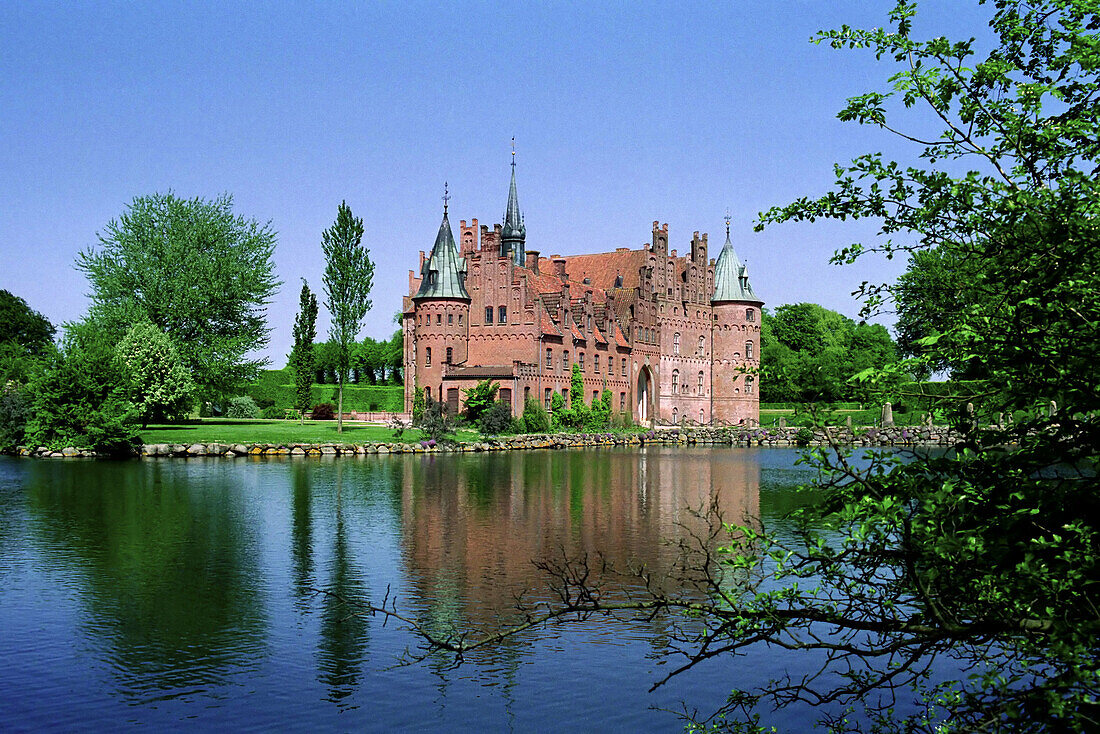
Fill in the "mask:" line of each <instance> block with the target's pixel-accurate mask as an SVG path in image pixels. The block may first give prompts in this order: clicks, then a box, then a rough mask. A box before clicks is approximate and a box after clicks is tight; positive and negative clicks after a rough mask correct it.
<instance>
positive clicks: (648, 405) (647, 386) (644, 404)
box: [634, 366, 655, 423]
mask: <svg viewBox="0 0 1100 734" xmlns="http://www.w3.org/2000/svg"><path fill="white" fill-rule="evenodd" d="M653 385H654V382H653V373H652V372H651V371H650V369H649V367H648V366H645V367H642V368H641V369H640V370H639V371H638V389H637V391H636V392H635V393H634V394H635V395H636V396H637V398H638V405H637V416H638V422H639V423H648V422H649V421H650V420H651V418H652V416H653V415H654V414H655V410H654V405H653V396H654V394H655V393H654V390H653Z"/></svg>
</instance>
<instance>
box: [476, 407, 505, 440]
mask: <svg viewBox="0 0 1100 734" xmlns="http://www.w3.org/2000/svg"><path fill="white" fill-rule="evenodd" d="M478 429H479V430H480V431H481V432H482V433H484V434H485V435H499V434H502V433H510V432H512V407H511V406H510V405H508V404H507V403H501V402H496V403H492V404H491V405H490V406H489V407H488V408H487V409H485V410H484V411H483V412H482V414H481V418H480V421H479V423H478Z"/></svg>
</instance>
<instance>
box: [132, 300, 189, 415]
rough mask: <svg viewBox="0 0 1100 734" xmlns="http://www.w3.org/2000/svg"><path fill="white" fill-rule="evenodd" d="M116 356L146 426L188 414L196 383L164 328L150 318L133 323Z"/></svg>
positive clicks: (137, 411)
mask: <svg viewBox="0 0 1100 734" xmlns="http://www.w3.org/2000/svg"><path fill="white" fill-rule="evenodd" d="M114 359H115V363H116V365H115V366H116V368H117V370H118V373H119V376H120V378H121V380H122V383H121V387H122V389H123V391H124V394H125V396H126V398H127V399H128V400H129V401H130V403H131V404H132V405H133V410H134V412H135V413H136V415H137V416H138V418H139V420H140V421H141V425H142V426H143V427H144V426H147V425H148V424H149V423H151V422H158V423H160V422H163V421H165V420H178V419H180V418H184V417H186V416H187V413H188V411H190V409H191V405H192V397H193V395H194V392H195V385H194V383H193V382H191V376H190V375H189V374H188V372H187V369H186V368H185V367H184V366H183V362H182V361H181V360H180V357H179V354H178V353H177V352H176V348H175V346H174V345H173V344H172V342H170V341H169V340H168V337H167V336H166V335H165V333H164V332H163V331H161V330H160V329H158V328H157V327H156V326H154V325H153V324H151V323H149V322H148V321H142V322H139V323H137V324H134V325H133V326H132V327H130V330H129V331H127V332H126V336H125V337H123V339H122V341H120V342H119V343H118V346H116V347H115V350H114Z"/></svg>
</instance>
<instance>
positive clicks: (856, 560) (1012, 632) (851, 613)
mask: <svg viewBox="0 0 1100 734" xmlns="http://www.w3.org/2000/svg"><path fill="white" fill-rule="evenodd" d="M990 5H991V6H992V19H991V21H990V29H991V31H992V35H993V42H992V44H989V45H987V44H983V47H985V48H988V49H989V50H987V51H983V52H982V55H981V56H979V52H978V50H977V49H978V45H977V44H976V42H975V41H973V40H971V41H962V42H952V41H949V40H947V39H944V38H935V39H932V40H930V41H919V40H916V39H914V38H913V37H912V35H911V31H912V18H913V14H914V13H915V7H914V6H912V5H911V4H909V3H908V2H901V3H899V4H898V5H897V6H896V7H895V8H894V10H893V11H892V12H891V14H890V24H891V27H886V28H878V29H872V30H857V29H852V28H849V27H847V26H845V27H843V28H841V29H839V30H835V31H828V32H823V33H821V34H819V36H818V39H817V40H818V41H819V42H827V43H829V44H830V45H832V46H834V47H835V48H864V49H870V50H872V51H873V52H874V53H876V55H877V56H878V57H879V58H887V59H892V60H893V62H894V63H895V64H897V65H898V66H899V67H900V68H899V70H898V71H897V72H896V73H895V74H894V75H892V76H891V77H890V82H889V83H890V87H889V88H888V90H887V91H885V92H870V93H867V94H864V95H861V96H858V97H855V98H852V99H850V100H849V103H848V105H847V107H846V108H845V109H844V110H843V111H842V112H841V113H840V117H841V119H843V120H849V121H855V122H858V123H861V124H870V125H874V126H877V127H880V128H882V129H884V130H886V131H890V132H896V133H897V134H898V135H901V136H902V138H903V139H905V140H907V141H911V142H914V143H915V144H916V145H917V146H918V148H919V151H918V153H919V156H920V160H922V161H924V164H923V165H924V166H926V167H917V166H908V167H907V166H903V165H900V164H898V163H896V162H893V161H886V160H884V159H883V157H882V156H881V155H878V154H870V155H865V156H861V157H859V158H857V159H856V160H854V161H853V162H852V163H851V164H850V165H848V166H838V167H837V181H836V184H835V188H834V190H833V191H831V192H828V193H826V194H825V195H823V196H820V197H817V198H804V199H799V200H798V201H795V202H793V203H791V204H789V205H787V206H783V207H777V208H775V209H772V210H769V211H768V212H766V213H764V214H763V215H762V216H761V221H760V226H766V225H769V224H775V223H780V222H787V221H798V220H806V221H813V220H815V219H817V218H821V217H825V218H835V219H848V218H862V217H870V218H873V219H875V220H877V221H878V222H879V223H880V231H881V232H882V234H883V235H884V237H885V238H886V241H885V242H878V243H869V244H857V245H853V246H851V247H848V248H845V249H843V250H841V251H840V252H838V253H837V256H836V257H837V259H838V260H839V261H841V262H847V261H849V260H851V259H852V258H856V257H861V256H863V255H864V254H865V253H868V252H875V251H878V252H886V253H895V252H898V251H901V250H912V251H920V250H927V249H931V248H944V249H945V250H948V251H950V253H951V255H952V257H954V256H958V257H961V258H964V259H965V260H966V261H967V262H968V266H973V267H974V272H975V278H976V280H977V281H978V285H979V286H980V287H981V288H982V290H983V292H985V293H989V294H996V297H994V298H991V299H989V300H979V301H978V302H975V303H972V304H970V305H969V306H968V307H967V308H966V309H964V310H963V311H962V312H961V313H960V314H958V320H957V321H956V322H954V323H953V324H951V325H949V327H948V328H947V329H946V330H943V331H940V332H938V333H935V334H932V335H931V336H929V337H928V338H926V339H924V340H922V342H921V344H920V346H921V347H922V348H925V349H927V350H928V352H927V355H925V356H924V358H926V359H927V360H928V361H927V362H926V363H925V364H926V365H927V364H928V363H934V361H935V360H937V359H943V360H945V362H946V363H948V364H954V363H956V362H957V361H959V360H962V361H969V360H977V361H978V362H980V365H981V367H982V369H983V370H985V372H986V374H987V375H988V380H987V385H988V389H987V391H986V393H985V394H984V395H983V396H982V399H983V400H984V401H986V405H982V406H979V408H978V410H979V413H981V411H982V410H983V409H984V410H988V411H990V412H992V411H1002V410H1003V411H1009V410H1012V411H1016V414H1017V418H1018V419H1017V420H1016V421H1015V422H1013V423H1011V424H1001V425H998V424H993V425H987V426H983V427H981V428H978V427H977V426H976V425H975V424H974V422H973V421H971V420H969V419H968V420H965V421H960V422H959V423H958V424H957V426H956V428H957V430H958V431H959V435H960V436H961V438H960V440H959V441H958V442H957V443H956V445H954V446H952V447H951V448H950V450H948V451H947V452H946V453H944V454H942V455H941V454H935V455H932V454H918V455H915V456H911V457H902V456H897V455H886V454H871V455H868V456H865V457H863V458H862V459H861V460H860V461H859V462H857V461H854V460H852V459H851V458H850V457H849V455H848V454H847V453H846V452H845V451H843V450H842V449H841V448H840V447H830V448H828V449H821V450H815V451H812V452H810V453H809V454H808V455H807V458H808V460H810V461H812V462H813V463H814V465H815V466H817V467H818V468H819V469H820V470H821V472H822V476H823V480H822V481H821V483H820V484H819V485H817V486H814V487H808V488H807V490H808V491H809V494H808V496H807V504H806V505H805V506H804V507H802V508H801V509H799V510H796V511H795V512H794V513H793V519H794V520H796V521H797V522H798V530H797V531H796V532H794V533H793V534H787V535H772V534H770V533H769V532H768V529H767V528H761V527H748V526H740V527H736V528H729V529H730V530H731V531H732V532H731V534H730V535H729V536H728V540H727V542H726V544H725V546H724V547H723V549H721V550H719V551H717V553H714V552H709V551H707V550H706V549H707V548H708V547H710V546H709V545H708V543H709V542H710V540H713V539H704V542H701V543H699V544H698V545H699V547H700V548H701V549H702V550H703V552H702V556H703V557H702V560H701V561H700V562H698V563H691V564H689V565H685V566H682V567H681V568H682V569H683V570H682V572H681V575H680V579H679V580H680V581H681V583H682V584H683V585H686V586H687V589H686V590H683V591H667V590H665V589H664V588H663V587H662V585H661V584H660V583H651V576H650V575H649V574H648V573H647V572H646V570H645V569H641V570H640V571H639V572H638V577H639V578H640V579H641V580H642V582H643V583H645V585H646V589H647V592H648V593H647V595H646V596H645V597H644V598H637V597H635V599H633V600H631V601H628V602H626V603H623V604H612V603H608V602H605V598H610V597H604V596H603V595H602V594H600V593H599V590H598V589H593V588H591V584H590V582H589V581H588V579H589V574H588V573H587V571H588V569H587V566H586V563H585V562H584V559H581V560H579V561H577V562H574V563H572V564H561V565H556V566H549V565H548V566H547V569H548V570H549V571H550V573H551V577H552V578H553V579H555V580H556V589H555V591H556V592H557V593H556V596H555V598H557V599H560V600H562V603H561V604H559V605H557V606H555V607H554V608H552V609H549V610H547V609H545V608H544V609H543V610H541V611H540V612H539V613H533V614H531V615H529V616H528V617H527V618H526V619H525V621H524V622H523V624H521V625H519V626H517V627H515V628H510V629H506V630H502V631H500V632H499V633H496V634H493V635H490V636H488V637H486V638H482V639H473V638H472V637H469V636H462V635H460V636H455V637H441V636H438V635H433V633H432V632H431V631H426V630H424V629H423V627H422V626H421V627H418V624H417V622H416V621H415V620H410V619H408V618H406V623H407V624H409V625H410V626H412V627H414V628H418V629H419V630H420V631H421V634H423V635H424V637H425V638H426V639H427V640H428V643H429V644H428V646H429V648H431V649H434V650H440V649H443V650H451V651H453V652H455V653H456V654H457V655H459V656H460V657H461V656H462V655H463V654H465V653H467V652H468V651H469V650H470V649H472V648H474V647H477V646H479V645H481V644H489V643H493V642H496V641H498V640H499V639H501V638H502V637H504V636H508V635H512V634H518V633H519V632H521V631H522V630H524V629H529V628H530V627H531V626H532V625H535V624H548V623H552V622H557V621H560V620H562V619H567V618H574V617H576V616H580V617H582V618H583V617H586V616H591V615H593V614H639V613H640V614H643V615H645V617H646V618H647V619H652V618H653V617H654V616H656V615H658V614H663V613H664V612H667V611H679V612H683V613H684V614H686V615H687V616H688V618H689V619H688V622H686V623H682V624H680V625H678V626H676V627H675V628H674V629H672V631H671V632H670V640H671V641H672V644H673V646H674V648H675V650H676V652H679V653H682V654H683V655H684V658H683V660H682V661H681V662H680V665H679V667H677V668H676V669H675V670H673V671H672V672H671V673H669V675H675V674H676V673H678V672H680V671H682V670H685V669H687V668H690V667H692V666H694V665H696V664H698V663H699V662H702V661H704V660H707V659H709V658H711V657H714V656H716V655H736V654H740V653H743V652H745V651H746V650H747V649H749V648H751V647H752V646H756V645H761V644H763V645H769V646H773V647H774V648H776V649H786V650H794V651H798V654H799V655H803V656H805V655H810V656H813V658H814V660H815V670H817V672H816V673H811V674H809V675H807V676H806V677H803V678H780V679H777V680H775V681H773V682H771V683H770V684H768V685H765V686H764V687H762V688H761V689H759V690H755V691H734V692H733V694H732V695H731V696H730V698H729V701H728V705H727V706H726V707H725V708H724V709H723V711H721V712H719V714H720V716H718V717H715V718H712V719H710V720H709V721H707V722H705V723H706V725H707V726H708V727H714V728H718V727H722V726H723V725H728V726H729V727H730V728H736V729H738V730H741V731H746V730H757V725H758V723H759V719H758V718H757V716H758V715H759V714H761V713H764V708H763V707H764V706H765V705H766V704H771V705H773V706H787V707H792V706H803V705H805V706H821V707H822V710H821V715H822V718H823V719H824V720H825V723H827V724H828V725H829V726H830V728H832V729H833V730H834V731H859V730H865V729H872V730H877V731H905V732H948V731H1013V732H1021V731H1024V732H1027V731H1033V732H1047V731H1096V730H1097V729H1098V728H1100V703H1098V702H1100V615H1098V614H1097V609H1096V604H1095V599H1096V593H1097V588H1098V585H1100V520H1098V518H1100V481H1098V477H1100V456H1098V454H1097V451H1096V447H1097V446H1100V390H1097V389H1096V386H1097V385H1100V364H1098V360H1096V355H1095V349H1096V344H1098V343H1100V247H1097V242H1098V241H1100V217H1098V216H1097V215H1098V214H1100V204H1098V202H1100V176H1098V174H1100V79H1098V72H1100V49H1098V46H1097V41H1096V39H1097V34H1096V31H1097V29H1100V12H1098V11H1097V9H1096V6H1095V4H1094V3H1091V2H1085V1H1084V0H1035V2H1031V3H1026V4H1025V3H1024V2H1022V1H1018V0H994V1H993V2H991V3H990ZM894 101H897V102H900V103H901V107H903V108H905V109H908V108H909V107H911V106H914V105H918V104H919V105H923V106H925V107H927V108H928V109H929V110H930V111H931V113H932V114H931V115H925V116H922V117H920V118H918V120H917V123H916V124H917V125H920V124H927V123H928V121H929V120H934V121H937V122H936V124H937V125H938V126H942V129H933V130H931V131H923V130H920V129H915V130H910V129H909V127H908V126H906V125H903V124H899V123H897V122H896V121H895V119H894V118H895V116H896V115H898V114H904V110H900V111H899V110H897V109H893V107H891V110H890V112H889V114H888V111H887V107H888V105H891V104H892V103H893V102H894ZM968 164H969V165H968ZM970 166H972V167H970ZM968 167H970V170H967V169H968ZM895 237H898V238H903V239H904V241H902V242H895V241H894V239H893V238H895ZM865 295H866V296H867V298H868V307H870V308H872V309H873V308H876V307H878V306H881V305H882V304H883V303H884V302H885V299H888V298H889V297H890V290H889V288H888V287H887V288H883V287H878V286H869V287H868V288H866V289H865ZM968 397H969V398H973V396H968ZM946 399H947V400H948V401H949V402H952V401H954V402H955V404H956V405H957V400H958V398H952V397H951V396H948V397H947V398H946ZM1052 400H1053V401H1056V403H1057V406H1058V409H1057V411H1054V410H1051V409H1050V408H1051V406H1050V401H1052ZM1052 413H1053V415H1052ZM907 459H908V460H907ZM717 532H718V531H716V533H717ZM715 538H717V535H716V536H715ZM719 569H721V570H719ZM393 611H394V610H393V609H392V607H391V609H390V610H389V613H391V614H393ZM855 709H858V711H856V712H854V711H853V710H855Z"/></svg>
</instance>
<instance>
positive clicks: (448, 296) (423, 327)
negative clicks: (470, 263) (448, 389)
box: [406, 193, 470, 401]
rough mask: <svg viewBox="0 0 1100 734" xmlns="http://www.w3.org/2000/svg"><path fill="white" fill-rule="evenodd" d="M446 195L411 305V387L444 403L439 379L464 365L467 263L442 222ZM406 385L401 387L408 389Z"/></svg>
mask: <svg viewBox="0 0 1100 734" xmlns="http://www.w3.org/2000/svg"><path fill="white" fill-rule="evenodd" d="M449 198H450V196H449V195H447V194H446V193H445V194H444V196H443V221H442V222H441V223H440V225H439V233H438V234H437V235H436V237H435V245H434V246H433V247H432V253H431V255H430V256H429V257H428V258H427V259H425V260H424V264H423V266H422V267H421V271H420V288H419V289H418V290H417V292H416V295H415V296H413V297H412V301H413V304H414V305H413V340H414V342H413V344H414V346H413V352H414V353H413V355H412V357H413V359H414V360H415V374H414V381H415V384H416V387H417V388H418V389H420V390H422V391H425V392H426V393H427V394H429V395H431V398H432V399H433V400H437V401H443V400H444V399H445V396H444V393H443V387H442V385H443V375H444V374H445V373H446V370H447V369H448V368H449V367H450V365H452V364H463V363H465V362H466V356H467V344H468V342H469V333H470V332H469V329H470V294H469V293H468V292H467V291H466V259H465V258H463V257H461V256H460V255H459V252H458V247H457V246H456V245H455V240H454V235H453V234H452V232H451V223H450V221H449V220H448V218H447V200H448V199H449ZM409 382H410V381H409V380H408V379H406V384H409Z"/></svg>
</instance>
